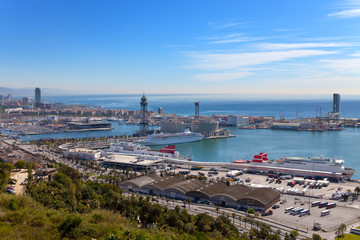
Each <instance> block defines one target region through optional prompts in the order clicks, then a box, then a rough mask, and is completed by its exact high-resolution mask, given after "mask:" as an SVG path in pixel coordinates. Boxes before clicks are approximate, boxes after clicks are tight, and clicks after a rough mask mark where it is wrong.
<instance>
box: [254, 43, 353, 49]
mask: <svg viewBox="0 0 360 240" xmlns="http://www.w3.org/2000/svg"><path fill="white" fill-rule="evenodd" d="M256 46H257V47H258V48H260V49H263V50H286V49H304V48H328V47H348V46H356V45H355V44H351V43H261V44H257V45H256Z"/></svg>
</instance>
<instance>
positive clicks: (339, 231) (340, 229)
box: [335, 223, 346, 239]
mask: <svg viewBox="0 0 360 240" xmlns="http://www.w3.org/2000/svg"><path fill="white" fill-rule="evenodd" d="M345 231H346V225H345V224H344V223H342V224H340V226H339V227H338V228H337V229H336V231H335V234H336V235H337V238H338V239H339V237H341V236H343V235H344V232H345Z"/></svg>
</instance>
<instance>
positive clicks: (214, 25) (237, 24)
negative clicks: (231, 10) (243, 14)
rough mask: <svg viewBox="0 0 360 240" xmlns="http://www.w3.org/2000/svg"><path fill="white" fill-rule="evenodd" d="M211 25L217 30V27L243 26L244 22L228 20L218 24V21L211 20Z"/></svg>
mask: <svg viewBox="0 0 360 240" xmlns="http://www.w3.org/2000/svg"><path fill="white" fill-rule="evenodd" d="M209 25H210V26H212V28H213V29H214V30H217V29H225V28H232V27H239V26H243V25H244V23H241V22H227V23H223V24H217V23H212V22H210V23H209Z"/></svg>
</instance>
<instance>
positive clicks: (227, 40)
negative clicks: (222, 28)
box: [210, 37, 263, 44]
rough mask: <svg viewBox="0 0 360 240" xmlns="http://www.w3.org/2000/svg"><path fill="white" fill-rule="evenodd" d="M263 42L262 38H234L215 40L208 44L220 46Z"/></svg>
mask: <svg viewBox="0 0 360 240" xmlns="http://www.w3.org/2000/svg"><path fill="white" fill-rule="evenodd" d="M259 40H263V38H252V37H234V38H228V39H222V40H216V41H212V42H210V43H211V44H220V43H239V42H252V41H259Z"/></svg>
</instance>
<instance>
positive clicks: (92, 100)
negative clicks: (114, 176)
mask: <svg viewBox="0 0 360 240" xmlns="http://www.w3.org/2000/svg"><path fill="white" fill-rule="evenodd" d="M140 97H141V96H139V95H104V96H100V95H99V96H66V97H48V100H49V101H50V102H63V103H66V104H86V105H100V106H103V107H106V108H123V109H131V110H138V109H139V103H140ZM147 98H148V102H149V105H148V109H149V110H157V108H158V107H160V106H161V107H163V109H164V112H167V113H177V114H179V115H193V112H194V104H193V101H194V100H199V101H200V114H201V115H208V116H210V115H212V114H249V115H252V116H260V115H262V116H275V117H276V118H279V115H280V114H283V115H284V116H285V118H295V116H296V115H298V116H299V117H315V115H316V109H318V115H320V108H321V111H322V115H325V114H326V113H327V112H329V111H331V110H332V96H330V97H329V99H326V100H321V99H320V100H271V101H266V100H258V101H255V100H251V101H246V100H243V99H240V98H239V97H237V96H218V95H211V96H210V95H200V96H197V97H194V96H192V95H171V96H165V95H149V96H147ZM359 110H360V100H351V101H350V100H348V101H347V100H343V101H342V103H341V113H342V116H344V117H357V118H359V117H360V111H359ZM113 126H114V127H115V129H113V130H109V131H102V132H97V131H95V132H83V133H60V134H51V135H41V136H25V137H24V140H29V139H38V138H42V137H55V138H63V137H90V136H112V135H120V134H131V133H133V132H134V131H136V130H137V129H138V126H127V125H118V124H117V123H113ZM230 130H231V131H232V133H233V134H234V135H236V137H235V138H228V139H217V140H205V141H201V142H196V143H191V144H178V145H177V146H176V148H177V150H179V151H180V152H181V153H182V154H184V155H192V156H193V158H194V160H195V161H212V162H216V161H224V162H229V161H233V160H236V159H251V158H252V156H253V155H254V154H256V153H259V152H261V151H264V152H267V153H268V154H269V157H270V158H275V159H276V158H280V157H285V156H300V157H309V156H321V155H322V156H328V157H334V156H335V157H337V158H343V159H344V160H345V163H346V164H345V165H346V166H349V167H353V168H355V169H357V170H358V171H357V172H356V173H355V175H354V177H353V178H355V179H359V178H360V160H359V156H360V148H359V147H358V146H360V129H353V128H349V129H347V130H345V131H341V132H296V131H279V130H277V131H276V130H275V131H273V130H268V129H258V130H243V129H237V128H230Z"/></svg>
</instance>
